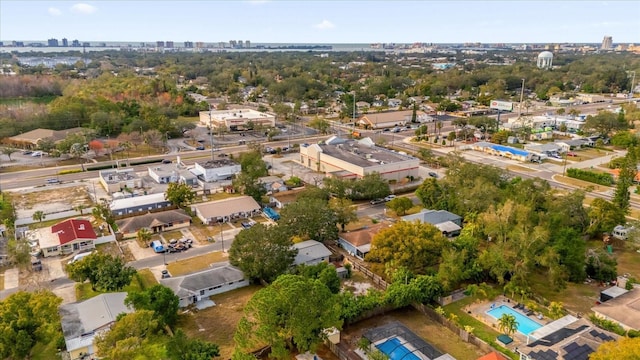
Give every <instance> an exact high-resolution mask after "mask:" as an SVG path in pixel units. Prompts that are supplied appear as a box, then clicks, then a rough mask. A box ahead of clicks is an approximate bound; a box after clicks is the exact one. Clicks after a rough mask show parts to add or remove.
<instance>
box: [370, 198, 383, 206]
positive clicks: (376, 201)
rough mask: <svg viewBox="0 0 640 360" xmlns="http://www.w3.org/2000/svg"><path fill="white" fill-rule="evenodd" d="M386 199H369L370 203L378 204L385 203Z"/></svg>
mask: <svg viewBox="0 0 640 360" xmlns="http://www.w3.org/2000/svg"><path fill="white" fill-rule="evenodd" d="M384 201H385V200H384V199H373V200H371V201H369V203H371V205H377V204H381V203H383V202H384Z"/></svg>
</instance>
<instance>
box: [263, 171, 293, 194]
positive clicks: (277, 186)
mask: <svg viewBox="0 0 640 360" xmlns="http://www.w3.org/2000/svg"><path fill="white" fill-rule="evenodd" d="M258 182H259V183H262V184H263V185H264V188H265V190H267V192H268V193H276V192H280V191H287V190H288V189H289V188H288V187H287V185H285V184H284V180H282V178H280V177H278V176H273V175H271V176H263V177H260V178H258Z"/></svg>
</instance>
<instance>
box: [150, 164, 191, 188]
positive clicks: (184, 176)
mask: <svg viewBox="0 0 640 360" xmlns="http://www.w3.org/2000/svg"><path fill="white" fill-rule="evenodd" d="M147 173H148V174H149V177H151V178H152V179H153V180H154V181H155V182H157V183H158V184H168V183H181V184H187V185H190V186H196V185H198V179H197V177H196V175H195V174H193V173H191V172H190V171H189V170H187V168H186V167H184V166H182V165H181V164H180V163H171V164H159V165H154V166H151V167H148V168H147Z"/></svg>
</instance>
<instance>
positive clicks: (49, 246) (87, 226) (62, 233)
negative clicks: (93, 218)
mask: <svg viewBox="0 0 640 360" xmlns="http://www.w3.org/2000/svg"><path fill="white" fill-rule="evenodd" d="M37 232H38V233H37V235H36V238H37V239H38V242H39V245H40V249H41V250H42V254H43V255H44V256H45V257H49V256H56V255H66V254H71V253H73V252H76V251H82V250H91V249H95V247H96V246H95V241H96V239H97V236H96V232H95V231H94V230H93V226H91V222H90V221H88V220H83V219H69V220H65V221H63V222H60V223H57V224H55V225H53V226H52V227H50V228H42V229H38V230H37Z"/></svg>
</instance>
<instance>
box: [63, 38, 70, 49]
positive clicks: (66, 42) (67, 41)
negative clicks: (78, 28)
mask: <svg viewBox="0 0 640 360" xmlns="http://www.w3.org/2000/svg"><path fill="white" fill-rule="evenodd" d="M62 46H64V47H68V46H69V40H67V38H62Z"/></svg>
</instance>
